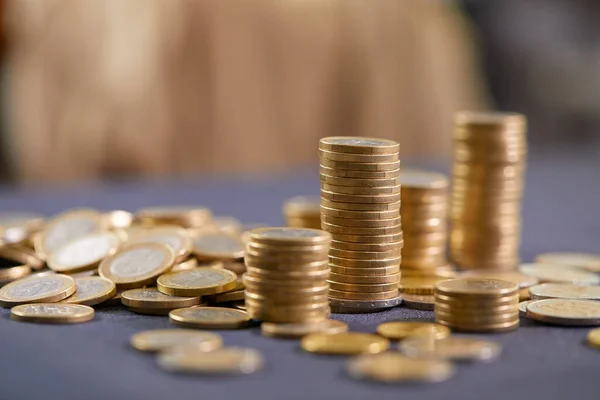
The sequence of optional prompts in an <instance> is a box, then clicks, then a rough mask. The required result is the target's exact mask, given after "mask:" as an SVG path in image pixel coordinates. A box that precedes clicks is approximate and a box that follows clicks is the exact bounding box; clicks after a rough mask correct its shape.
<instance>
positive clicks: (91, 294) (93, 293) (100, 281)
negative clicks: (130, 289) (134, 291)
mask: <svg viewBox="0 0 600 400" xmlns="http://www.w3.org/2000/svg"><path fill="white" fill-rule="evenodd" d="M75 286H76V287H77V290H76V291H75V293H73V294H72V295H71V296H69V297H67V298H66V299H64V300H62V301H61V303H68V304H83V305H86V306H94V305H96V304H101V303H103V302H105V301H106V300H108V299H110V298H112V297H113V296H114V295H115V294H116V293H117V287H116V285H115V284H114V282H113V281H111V280H110V279H106V278H102V277H100V276H88V277H83V278H75Z"/></svg>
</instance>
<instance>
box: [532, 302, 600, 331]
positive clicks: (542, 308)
mask: <svg viewBox="0 0 600 400" xmlns="http://www.w3.org/2000/svg"><path fill="white" fill-rule="evenodd" d="M527 317H528V318H530V319H534V320H536V321H540V322H545V323H548V324H553V325H565V326H597V325H600V302H598V301H590V300H569V299H546V300H537V301H534V302H532V303H530V304H528V305H527Z"/></svg>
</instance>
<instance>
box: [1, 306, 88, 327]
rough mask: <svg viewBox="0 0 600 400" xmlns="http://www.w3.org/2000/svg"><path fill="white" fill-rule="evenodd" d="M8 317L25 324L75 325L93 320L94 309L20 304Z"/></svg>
mask: <svg viewBox="0 0 600 400" xmlns="http://www.w3.org/2000/svg"><path fill="white" fill-rule="evenodd" d="M10 317H11V318H12V319H14V320H17V321H25V322H37V323H44V324H76V323H80V322H87V321H90V320H92V319H94V309H93V308H92V307H89V306H84V305H81V304H56V303H37V304H22V305H20V306H16V307H13V308H12V309H11V310H10Z"/></svg>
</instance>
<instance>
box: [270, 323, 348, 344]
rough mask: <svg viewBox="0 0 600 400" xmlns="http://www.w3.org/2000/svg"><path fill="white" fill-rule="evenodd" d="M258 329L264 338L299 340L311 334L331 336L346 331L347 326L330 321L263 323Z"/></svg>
mask: <svg viewBox="0 0 600 400" xmlns="http://www.w3.org/2000/svg"><path fill="white" fill-rule="evenodd" d="M260 328H261V331H262V334H263V335H264V336H271V337H280V338H293V339H297V338H301V337H303V336H306V335H309V334H311V333H324V334H327V335H333V334H336V333H343V332H347V331H348V325H347V324H346V323H345V322H342V321H336V320H331V319H328V320H325V321H320V322H313V323H306V324H302V323H288V324H275V323H272V322H263V323H262V324H261V326H260Z"/></svg>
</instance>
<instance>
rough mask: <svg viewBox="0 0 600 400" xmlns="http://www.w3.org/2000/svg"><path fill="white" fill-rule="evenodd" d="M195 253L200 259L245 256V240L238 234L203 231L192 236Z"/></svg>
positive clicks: (228, 258) (233, 258) (223, 258)
mask: <svg viewBox="0 0 600 400" xmlns="http://www.w3.org/2000/svg"><path fill="white" fill-rule="evenodd" d="M192 247H193V252H194V255H195V256H196V257H197V258H198V259H199V260H209V261H211V260H236V259H239V258H242V257H244V242H243V241H242V239H241V238H240V236H238V235H232V234H229V233H226V232H219V231H203V232H199V233H197V234H195V235H193V236H192Z"/></svg>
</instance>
